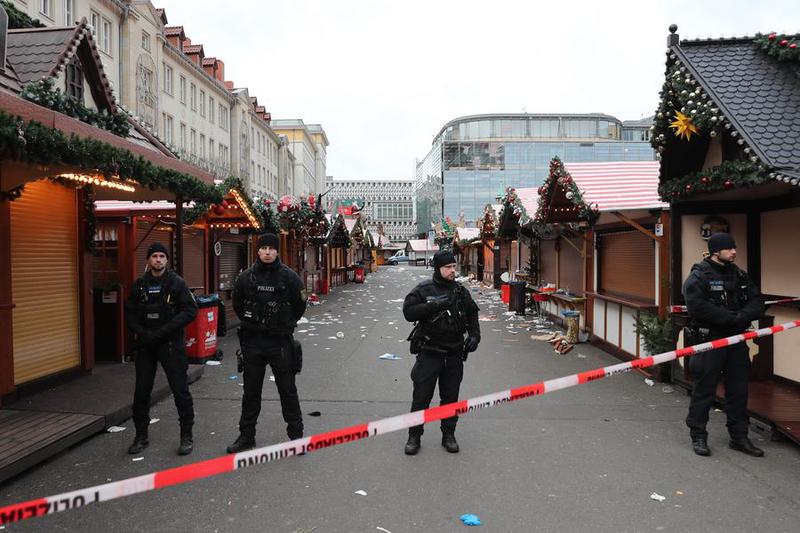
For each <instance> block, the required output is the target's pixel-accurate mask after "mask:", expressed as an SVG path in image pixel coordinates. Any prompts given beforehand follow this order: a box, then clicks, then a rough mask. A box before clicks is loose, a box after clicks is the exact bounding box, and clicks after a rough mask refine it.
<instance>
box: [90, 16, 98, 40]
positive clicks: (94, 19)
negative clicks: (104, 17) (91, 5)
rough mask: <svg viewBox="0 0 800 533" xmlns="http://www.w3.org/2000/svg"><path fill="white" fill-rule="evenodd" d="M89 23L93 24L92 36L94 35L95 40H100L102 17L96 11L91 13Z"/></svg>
mask: <svg viewBox="0 0 800 533" xmlns="http://www.w3.org/2000/svg"><path fill="white" fill-rule="evenodd" d="M89 21H90V22H91V23H92V35H94V38H95V39H99V38H100V15H98V14H97V12H96V11H90V12H89ZM98 44H99V43H98Z"/></svg>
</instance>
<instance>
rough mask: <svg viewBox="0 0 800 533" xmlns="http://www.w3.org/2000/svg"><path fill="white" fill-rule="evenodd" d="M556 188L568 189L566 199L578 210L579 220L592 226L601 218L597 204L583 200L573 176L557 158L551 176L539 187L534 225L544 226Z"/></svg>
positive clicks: (554, 159) (552, 165)
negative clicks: (590, 203)
mask: <svg viewBox="0 0 800 533" xmlns="http://www.w3.org/2000/svg"><path fill="white" fill-rule="evenodd" d="M555 187H563V188H565V189H566V193H565V194H566V197H567V199H568V200H569V201H570V202H572V204H573V205H575V206H576V207H577V208H578V220H583V221H586V222H588V223H589V225H590V226H592V225H594V223H595V222H597V219H598V218H600V211H598V210H597V204H595V205H589V204H587V203H586V202H585V201H584V200H583V194H582V193H581V190H580V189H579V188H578V186H577V185H576V184H575V181H574V180H573V179H572V176H571V175H570V173H569V172H567V169H566V168H564V163H562V162H561V159H560V158H559V157H558V156H556V157H554V158H553V159H552V160H551V161H550V176H549V177H548V178H547V181H545V182H544V185H542V186H541V187H539V197H540V198H541V200H540V201H539V207H538V208H537V209H536V214H535V215H534V217H533V221H534V223H537V224H542V223H544V221H545V219H546V218H547V217H548V215H549V214H550V212H549V209H550V200H551V199H552V197H553V193H554V192H555Z"/></svg>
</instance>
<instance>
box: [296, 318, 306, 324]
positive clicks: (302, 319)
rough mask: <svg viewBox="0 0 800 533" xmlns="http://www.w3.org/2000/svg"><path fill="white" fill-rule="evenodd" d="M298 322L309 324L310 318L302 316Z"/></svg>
mask: <svg viewBox="0 0 800 533" xmlns="http://www.w3.org/2000/svg"><path fill="white" fill-rule="evenodd" d="M297 323H298V324H308V319H307V318H306V317H302V318H301V319H300V320H298V321H297Z"/></svg>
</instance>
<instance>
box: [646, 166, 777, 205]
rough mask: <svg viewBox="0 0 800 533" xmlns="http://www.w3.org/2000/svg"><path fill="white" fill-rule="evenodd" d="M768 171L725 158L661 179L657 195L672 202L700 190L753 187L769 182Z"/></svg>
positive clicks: (711, 190)
mask: <svg viewBox="0 0 800 533" xmlns="http://www.w3.org/2000/svg"><path fill="white" fill-rule="evenodd" d="M769 173H770V171H769V169H766V168H762V167H760V166H759V165H758V164H757V163H751V162H750V161H724V162H723V163H722V164H721V165H719V166H716V167H713V168H710V169H708V170H701V171H699V172H692V173H690V174H687V175H685V176H683V177H681V178H676V179H672V180H669V181H667V182H662V183H661V184H660V185H659V186H658V194H659V196H660V197H661V199H662V200H663V201H665V202H671V201H675V200H676V199H679V198H688V197H690V196H694V195H695V194H697V193H702V192H714V191H724V190H729V189H733V188H749V187H755V186H756V185H763V184H765V183H767V182H769V181H770V180H771V178H770V177H769Z"/></svg>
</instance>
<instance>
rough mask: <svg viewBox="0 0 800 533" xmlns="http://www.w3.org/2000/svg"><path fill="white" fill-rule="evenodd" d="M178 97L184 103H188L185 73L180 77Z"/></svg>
mask: <svg viewBox="0 0 800 533" xmlns="http://www.w3.org/2000/svg"><path fill="white" fill-rule="evenodd" d="M178 98H179V99H180V101H181V103H182V104H183V105H186V77H185V76H183V75H181V77H180V78H178Z"/></svg>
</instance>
